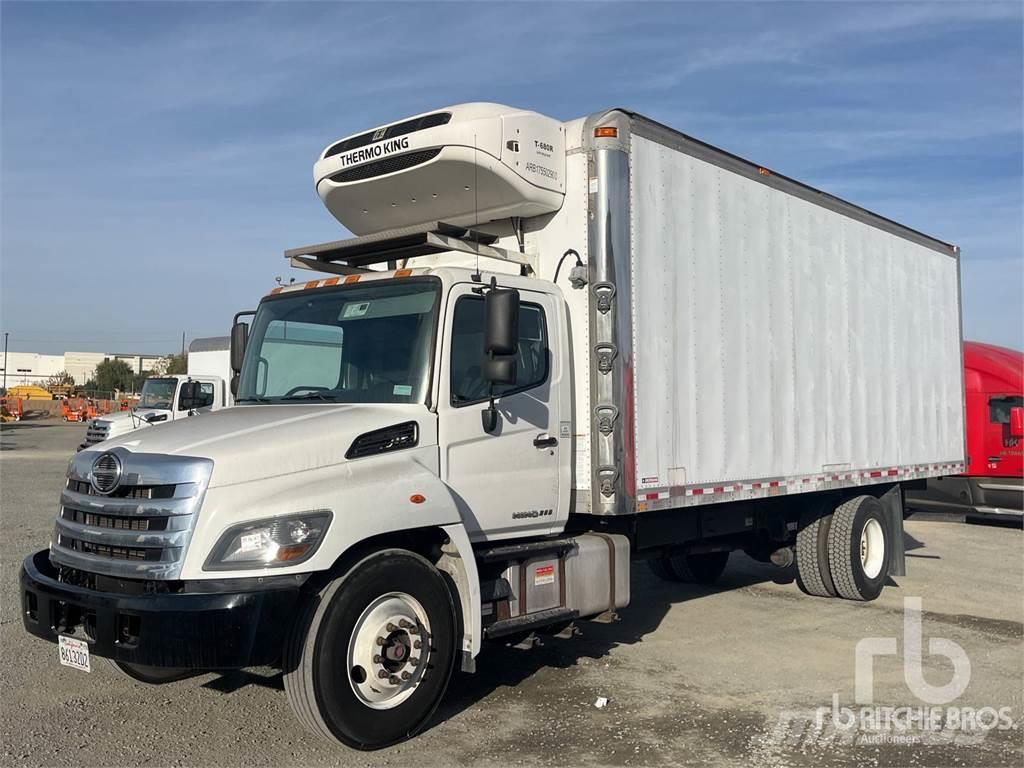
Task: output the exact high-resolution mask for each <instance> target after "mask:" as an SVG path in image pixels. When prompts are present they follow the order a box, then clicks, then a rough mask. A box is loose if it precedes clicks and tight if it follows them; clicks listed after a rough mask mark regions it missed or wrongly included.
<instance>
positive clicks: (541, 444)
mask: <svg viewBox="0 0 1024 768" xmlns="http://www.w3.org/2000/svg"><path fill="white" fill-rule="evenodd" d="M533 445H534V447H535V448H554V447H555V446H556V445H558V438H557V437H552V436H551V435H549V434H548V433H547V432H541V433H540V434H539V435H537V436H536V437H535V438H533Z"/></svg>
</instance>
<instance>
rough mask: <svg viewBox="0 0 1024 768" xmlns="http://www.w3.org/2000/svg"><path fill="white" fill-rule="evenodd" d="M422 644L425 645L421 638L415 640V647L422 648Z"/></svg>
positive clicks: (413, 645)
mask: <svg viewBox="0 0 1024 768" xmlns="http://www.w3.org/2000/svg"><path fill="white" fill-rule="evenodd" d="M422 646H423V643H422V642H420V641H419V640H414V641H413V644H412V647H413V648H421V647H422Z"/></svg>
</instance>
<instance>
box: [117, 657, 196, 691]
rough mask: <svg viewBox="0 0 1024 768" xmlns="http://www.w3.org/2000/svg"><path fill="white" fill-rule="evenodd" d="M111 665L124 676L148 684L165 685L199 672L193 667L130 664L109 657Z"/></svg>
mask: <svg viewBox="0 0 1024 768" xmlns="http://www.w3.org/2000/svg"><path fill="white" fill-rule="evenodd" d="M107 661H109V662H110V666H112V667H113V668H114V669H116V670H117V672H118V673H119V674H121V675H123V676H124V677H127V678H129V679H130V680H133V681H134V682H136V683H145V684H146V685H164V684H165V683H176V682H177V681H178V680H184V679H185V678H186V677H192V676H193V675H195V674H197V672H196V671H195V670H193V669H180V668H178V667H149V666H146V665H145V664H129V663H128V662H126V661H114V660H113V659H107Z"/></svg>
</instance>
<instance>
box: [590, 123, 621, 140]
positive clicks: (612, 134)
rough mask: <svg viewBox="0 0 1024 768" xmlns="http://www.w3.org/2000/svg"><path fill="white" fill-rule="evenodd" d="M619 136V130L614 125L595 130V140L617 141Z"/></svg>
mask: <svg viewBox="0 0 1024 768" xmlns="http://www.w3.org/2000/svg"><path fill="white" fill-rule="evenodd" d="M618 136H619V129H618V128H616V127H615V126H612V125H606V126H603V127H601V128H595V129H594V138H596V139H615V138H618Z"/></svg>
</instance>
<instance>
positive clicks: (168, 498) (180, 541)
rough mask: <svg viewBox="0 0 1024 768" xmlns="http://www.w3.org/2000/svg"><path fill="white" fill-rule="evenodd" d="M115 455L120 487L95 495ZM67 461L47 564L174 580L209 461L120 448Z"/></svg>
mask: <svg viewBox="0 0 1024 768" xmlns="http://www.w3.org/2000/svg"><path fill="white" fill-rule="evenodd" d="M111 454H114V455H115V457H116V460H117V461H118V462H119V463H120V467H121V472H120V484H119V485H118V486H117V487H116V488H114V489H113V491H112V492H110V493H108V494H101V493H98V492H97V490H96V486H98V485H99V486H100V487H103V486H102V483H103V482H104V481H105V480H106V479H107V477H108V473H109V472H110V469H111V468H110V466H109V464H108V463H105V462H104V461H103V460H104V459H105V458H106V457H107V456H108V455H111ZM96 457H97V454H96V452H95V451H83V452H81V453H79V454H76V456H75V458H74V459H73V460H72V463H71V468H70V470H69V476H68V481H67V485H66V487H65V489H64V491H63V493H61V507H60V512H59V514H58V515H57V525H56V530H55V531H54V536H53V543H52V545H51V547H50V559H51V561H53V562H54V563H55V564H56V565H59V566H62V567H66V568H71V569H76V570H78V571H82V572H85V573H94V574H102V575H105V576H114V577H118V578H142V579H160V580H165V579H176V578H177V577H178V575H179V574H180V572H181V565H182V560H183V559H184V556H185V550H186V547H187V546H188V541H189V538H190V537H191V535H192V529H193V528H194V526H195V513H196V511H197V510H198V508H199V504H200V503H201V501H202V496H203V493H204V492H205V490H206V485H207V483H208V482H209V477H210V473H211V471H212V469H213V462H211V461H210V460H208V459H196V458H183V457H177V456H163V455H152V454H133V453H132V452H130V451H128V450H126V449H124V448H115V449H113V451H111V452H109V453H107V454H102V455H101V456H100V458H99V459H97V458H96Z"/></svg>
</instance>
